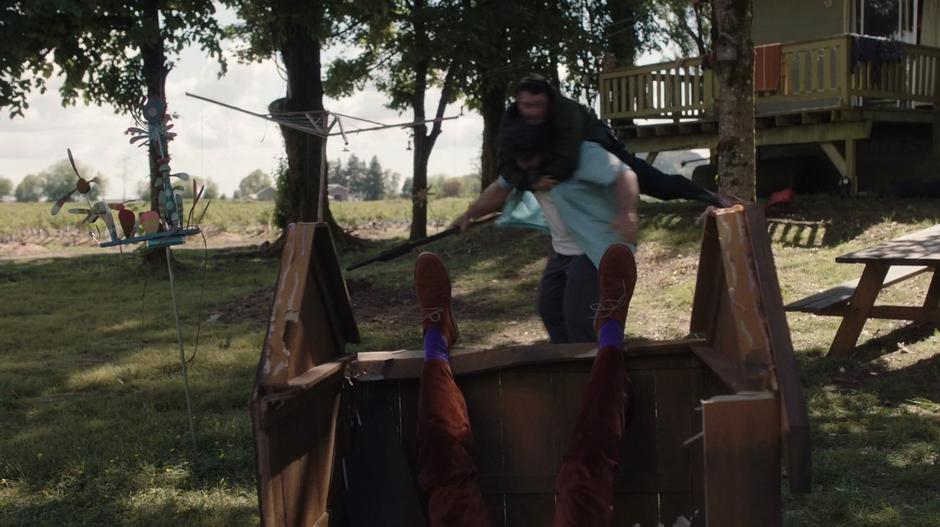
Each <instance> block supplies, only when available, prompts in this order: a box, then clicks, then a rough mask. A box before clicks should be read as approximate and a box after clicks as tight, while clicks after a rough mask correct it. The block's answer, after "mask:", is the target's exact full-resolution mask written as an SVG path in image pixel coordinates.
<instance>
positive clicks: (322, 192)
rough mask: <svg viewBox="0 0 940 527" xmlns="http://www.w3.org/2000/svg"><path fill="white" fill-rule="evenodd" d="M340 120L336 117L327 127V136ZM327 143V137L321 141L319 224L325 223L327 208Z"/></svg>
mask: <svg viewBox="0 0 940 527" xmlns="http://www.w3.org/2000/svg"><path fill="white" fill-rule="evenodd" d="M327 119H329V116H327ZM338 120H339V119H337V118H336V117H334V118H333V121H332V122H330V123H329V124H328V125H327V126H326V132H327V136H329V132H330V130H332V129H333V125H334V124H336V121H338ZM326 141H327V137H324V138H322V139H321V140H320V192H319V195H318V197H317V198H318V199H317V201H318V203H317V222H319V223H323V209H324V208H325V207H326Z"/></svg>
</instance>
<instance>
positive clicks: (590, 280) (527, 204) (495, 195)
mask: <svg viewBox="0 0 940 527" xmlns="http://www.w3.org/2000/svg"><path fill="white" fill-rule="evenodd" d="M507 127H509V128H507V129H505V130H504V133H503V135H502V137H501V140H500V151H501V152H502V153H505V154H506V155H511V156H512V157H513V158H514V159H515V162H516V164H517V166H518V167H519V169H521V170H522V171H524V172H525V173H526V174H528V176H529V177H528V179H529V180H530V181H531V182H532V183H531V185H529V187H530V188H531V189H532V190H531V192H530V191H528V190H525V191H524V190H521V189H517V188H514V187H513V186H512V185H511V184H510V183H509V182H508V181H506V179H504V178H503V177H502V176H500V177H499V178H498V179H497V180H496V182H494V183H493V184H492V185H490V186H489V187H487V188H486V190H484V191H483V193H482V194H481V195H480V198H479V199H477V200H476V201H475V202H474V203H473V204H471V205H470V207H469V208H468V209H467V211H466V212H465V213H464V214H463V215H461V216H460V217H459V218H458V219H457V220H455V221H454V224H455V225H457V226H458V227H460V228H461V229H465V228H466V227H467V226H468V225H469V224H470V222H471V221H472V220H473V219H474V218H479V217H481V216H484V215H486V214H489V213H491V212H495V211H497V210H500V209H502V211H503V214H502V216H501V217H500V219H499V220H498V221H497V224H498V225H502V226H516V227H529V228H535V229H538V230H541V231H543V232H548V233H549V234H550V235H551V238H552V251H553V253H552V256H551V257H550V258H549V260H548V263H547V265H546V267H545V271H544V272H543V274H542V280H541V283H540V285H539V295H538V303H537V307H538V312H539V316H540V317H541V318H542V322H543V323H544V324H545V329H546V330H547V331H548V334H549V337H550V339H551V341H552V342H554V343H565V342H592V341H594V340H596V338H597V337H596V335H594V329H593V326H592V324H591V320H593V315H594V309H595V308H596V307H597V306H596V304H597V301H598V295H599V292H598V290H597V266H598V265H599V264H600V259H601V257H602V256H603V254H604V251H606V250H607V247H609V246H610V245H613V244H617V243H626V244H628V245H629V246H630V247H631V248H632V249H633V250H634V251H635V250H636V243H637V237H638V234H639V219H638V217H637V202H638V200H639V188H638V185H637V177H636V174H635V173H634V172H633V171H632V170H631V169H630V168H629V167H628V166H627V165H626V164H624V163H623V162H622V161H620V160H619V159H618V158H617V157H616V156H614V155H613V154H611V153H609V152H608V151H606V150H605V149H604V147H602V146H601V145H599V144H597V143H593V142H584V143H582V144H581V147H580V152H579V157H578V164H577V168H576V169H575V172H574V175H573V176H572V177H571V178H570V179H568V180H566V181H563V182H560V183H559V182H557V181H556V180H554V179H553V178H551V177H548V176H541V177H540V176H539V173H540V170H541V169H542V166H543V160H544V144H545V141H544V133H545V130H544V128H543V127H540V126H538V125H530V124H526V123H524V122H521V121H518V122H515V123H509V124H507Z"/></svg>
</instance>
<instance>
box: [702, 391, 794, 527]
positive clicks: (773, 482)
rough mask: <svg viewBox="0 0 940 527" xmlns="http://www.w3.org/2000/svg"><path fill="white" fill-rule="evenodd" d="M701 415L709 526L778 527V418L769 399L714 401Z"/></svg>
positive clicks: (723, 398) (739, 397)
mask: <svg viewBox="0 0 940 527" xmlns="http://www.w3.org/2000/svg"><path fill="white" fill-rule="evenodd" d="M702 409H703V412H702V419H703V425H702V428H703V430H704V433H705V435H704V438H703V442H704V449H705V487H706V491H705V494H706V496H705V499H706V505H705V514H706V518H707V524H708V525H720V526H721V527H753V526H755V525H760V526H761V527H775V526H779V525H781V523H782V517H781V516H782V515H781V497H780V430H779V425H780V417H779V414H778V411H779V410H778V405H777V401H776V400H775V399H774V397H773V395H771V394H770V393H767V392H762V393H756V394H751V395H730V396H719V397H713V398H711V399H709V400H707V401H704V402H703V405H702Z"/></svg>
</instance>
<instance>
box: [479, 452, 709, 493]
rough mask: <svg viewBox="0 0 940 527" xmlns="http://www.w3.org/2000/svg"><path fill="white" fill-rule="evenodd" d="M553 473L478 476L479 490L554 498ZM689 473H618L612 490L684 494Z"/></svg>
mask: <svg viewBox="0 0 940 527" xmlns="http://www.w3.org/2000/svg"><path fill="white" fill-rule="evenodd" d="M631 455H632V454H631ZM559 461H560V459H559ZM557 472H558V471H557V470H556V471H555V473H551V474H549V473H545V474H535V475H526V474H506V473H495V474H480V477H479V478H480V488H481V489H482V490H483V492H484V493H486V494H492V495H496V494H506V495H519V494H549V495H554V494H555V491H556V487H555V484H556V476H557ZM621 473H622V477H621ZM691 474H692V473H691V472H689V471H688V470H668V471H662V470H659V471H657V470H656V469H655V468H654V469H653V470H652V471H627V472H623V471H620V472H618V478H617V480H616V481H615V482H614V490H615V491H616V493H618V494H643V493H656V492H660V491H662V492H668V493H674V494H675V493H682V492H688V491H689V488H690V478H691Z"/></svg>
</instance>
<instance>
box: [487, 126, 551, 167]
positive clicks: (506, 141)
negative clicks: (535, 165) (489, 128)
mask: <svg viewBox="0 0 940 527" xmlns="http://www.w3.org/2000/svg"><path fill="white" fill-rule="evenodd" d="M547 147H548V127H547V126H545V125H544V124H528V123H526V122H525V121H523V120H522V119H519V118H508V117H507V118H506V119H505V120H504V122H503V126H502V129H501V130H500V135H499V149H500V152H502V153H503V155H505V156H507V157H510V158H514V159H526V158H528V157H531V156H533V155H537V154H541V153H543V152H544V151H545V150H546V149H547Z"/></svg>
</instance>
